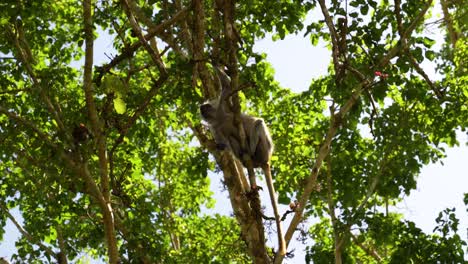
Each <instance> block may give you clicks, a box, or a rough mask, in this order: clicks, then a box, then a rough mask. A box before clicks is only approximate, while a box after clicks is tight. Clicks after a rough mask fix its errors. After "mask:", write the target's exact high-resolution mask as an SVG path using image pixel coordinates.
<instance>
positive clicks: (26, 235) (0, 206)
mask: <svg viewBox="0 0 468 264" xmlns="http://www.w3.org/2000/svg"><path fill="white" fill-rule="evenodd" d="M0 210H1V211H3V213H4V214H5V215H6V216H7V217H8V219H10V220H11V222H13V224H14V225H15V226H16V229H18V231H19V232H20V233H21V234H22V235H23V237H24V238H26V240H28V242H29V243H31V244H33V245H37V246H38V247H39V248H41V249H42V250H44V251H45V252H46V253H47V254H48V255H49V256H51V257H52V256H53V257H56V255H55V252H54V251H53V250H52V249H51V248H50V247H48V246H46V245H44V244H43V243H42V242H40V240H39V239H36V238H34V237H33V236H32V235H31V234H29V233H28V231H26V230H25V229H24V228H23V227H22V226H21V225H20V224H19V223H18V221H16V219H15V217H14V216H13V215H12V214H11V213H10V211H9V210H8V208H6V206H5V205H3V204H2V203H0Z"/></svg>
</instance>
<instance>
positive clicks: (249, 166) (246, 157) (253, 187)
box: [242, 153, 259, 191]
mask: <svg viewBox="0 0 468 264" xmlns="http://www.w3.org/2000/svg"><path fill="white" fill-rule="evenodd" d="M242 159H243V161H244V164H245V167H246V168H247V172H248V174H249V182H250V190H251V191H257V190H258V189H259V187H258V186H257V180H256V179H255V171H254V168H253V164H252V159H251V158H250V156H249V155H248V154H247V153H244V154H243V156H242Z"/></svg>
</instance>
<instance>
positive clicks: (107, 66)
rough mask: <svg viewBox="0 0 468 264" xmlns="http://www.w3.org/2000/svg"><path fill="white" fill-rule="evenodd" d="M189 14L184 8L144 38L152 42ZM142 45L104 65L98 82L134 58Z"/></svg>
mask: <svg viewBox="0 0 468 264" xmlns="http://www.w3.org/2000/svg"><path fill="white" fill-rule="evenodd" d="M187 12H188V8H184V9H182V10H180V11H179V12H177V13H176V14H175V15H174V16H173V17H172V18H170V19H168V20H166V21H164V22H162V23H161V24H158V25H157V26H155V27H154V28H150V29H149V30H148V33H147V34H146V35H145V36H144V38H145V39H146V40H150V39H151V38H153V37H154V36H156V35H158V34H162V33H163V32H164V30H166V29H167V28H168V27H169V26H171V25H172V24H174V23H176V22H177V21H179V20H180V19H183V18H185V16H186V14H187ZM141 45H142V43H141V42H136V43H134V44H133V45H131V46H129V47H128V48H125V49H124V50H123V51H122V53H121V54H120V55H118V56H116V57H115V58H114V59H113V60H112V61H111V62H109V63H108V64H105V65H103V66H102V67H100V68H99V71H98V74H97V76H96V82H97V83H99V82H100V80H101V79H102V77H103V76H104V74H106V73H108V72H109V71H110V70H111V69H112V68H114V67H115V66H117V65H118V64H119V63H121V62H122V61H124V60H125V59H128V58H130V57H132V56H133V53H134V52H135V51H137V50H138V49H139V48H140V47H141Z"/></svg>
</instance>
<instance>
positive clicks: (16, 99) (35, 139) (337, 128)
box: [0, 0, 468, 263]
mask: <svg viewBox="0 0 468 264" xmlns="http://www.w3.org/2000/svg"><path fill="white" fill-rule="evenodd" d="M4 2H5V1H4ZM440 4H441V7H442V10H443V15H444V21H445V22H447V23H445V24H440V25H441V26H443V25H446V32H447V39H446V43H444V46H443V49H442V50H441V51H440V52H438V51H436V50H434V49H433V45H434V40H432V39H430V38H428V37H427V36H425V34H424V31H423V29H424V26H425V23H427V21H428V19H429V18H430V15H429V14H430V11H431V9H432V8H433V2H432V1H400V0H394V1H381V2H380V3H379V2H377V1H372V0H368V1H364V0H360V1H350V2H349V3H347V2H346V1H345V2H342V1H330V2H325V1H324V0H318V1H288V0H282V1H240V2H237V3H236V2H234V1H232V0H216V1H201V0H192V1H181V0H175V1H165V0H163V1H150V0H148V1H132V0H121V1H92V0H83V1H82V2H81V1H72V0H60V1H50V0H46V1H17V0H16V1H14V0H10V1H6V2H5V3H3V4H1V6H0V7H1V9H0V10H1V11H0V26H1V29H2V30H1V32H0V34H1V38H0V52H1V53H2V57H1V61H2V63H1V64H0V71H1V73H2V74H1V77H0V84H1V87H2V90H1V92H0V142H1V145H2V147H1V148H0V152H1V153H0V155H1V161H0V167H1V171H2V176H1V177H0V194H1V195H0V197H1V199H0V211H1V212H2V214H1V216H0V223H2V226H4V224H5V222H6V219H10V220H12V221H13V222H14V223H15V225H16V226H17V228H18V229H19V230H20V232H21V234H22V237H21V239H20V240H19V241H18V242H17V244H16V246H17V248H18V254H17V255H15V256H13V259H14V260H16V261H28V262H30V263H37V262H39V260H38V259H41V260H47V261H49V262H59V263H68V261H70V260H73V261H78V260H79V255H80V254H81V253H82V252H87V253H88V254H90V255H92V256H93V257H96V258H103V257H104V258H105V259H106V260H107V261H108V262H109V263H118V262H125V263H127V262H132V263H133V262H136V263H181V262H191V263H211V262H214V263H226V262H234V263H249V262H252V261H253V262H254V263H273V262H274V263H281V262H282V261H283V260H284V258H285V257H287V256H283V255H280V254H277V253H276V252H275V251H274V249H270V248H269V247H268V246H267V244H266V236H265V226H264V225H265V223H266V222H269V221H271V220H270V219H269V218H263V214H262V213H260V210H261V208H260V204H259V203H258V202H260V201H259V200H258V196H256V195H255V192H254V193H253V195H246V194H248V193H249V190H250V188H249V187H248V184H247V183H246V181H244V179H245V175H244V172H243V169H242V167H241V166H242V165H241V164H240V162H239V161H237V160H236V159H234V158H233V156H232V155H231V154H230V153H229V151H221V150H219V149H217V148H216V144H215V142H214V141H213V139H212V136H211V134H210V133H209V132H208V131H207V130H206V129H205V128H204V127H203V126H202V125H201V123H200V117H199V115H198V105H199V104H200V103H201V102H203V101H204V100H206V99H211V98H215V97H216V96H217V95H218V94H219V92H220V87H219V84H218V83H219V82H218V78H217V75H216V73H215V71H214V70H213V65H216V64H218V65H222V66H224V67H226V68H227V73H228V74H229V76H230V78H231V86H232V89H233V91H235V92H234V93H233V94H232V96H231V99H232V103H233V112H234V113H235V114H236V115H239V113H240V112H241V111H243V110H244V109H246V108H247V106H248V111H249V113H252V114H255V115H259V116H262V117H264V119H265V120H266V122H267V123H268V124H269V125H270V128H271V130H272V134H273V138H274V140H275V145H276V152H275V155H274V157H273V161H272V166H273V175H274V176H275V184H276V188H277V190H278V193H279V200H280V202H282V203H285V204H286V203H289V202H290V201H289V200H288V198H289V197H298V198H297V202H296V203H292V204H291V210H290V211H288V212H285V213H284V215H283V217H284V218H289V219H291V224H290V225H289V226H288V227H287V232H286V234H285V239H286V241H287V243H288V244H289V243H290V242H291V240H292V238H293V235H294V234H295V233H298V232H297V230H298V226H299V224H300V223H301V222H303V221H304V220H305V219H307V218H308V217H310V216H317V217H319V218H320V222H319V223H318V224H316V225H314V226H312V228H311V229H310V230H309V237H307V238H306V239H307V241H308V243H309V245H310V246H309V248H308V252H307V258H306V261H313V262H314V263H330V262H335V263H342V262H356V261H358V260H367V261H369V262H390V263H401V262H410V261H413V262H436V261H440V262H463V261H464V259H463V249H464V248H465V249H466V242H465V241H463V240H462V239H461V238H460V237H459V235H458V234H457V231H458V227H457V225H458V219H456V217H455V215H454V214H453V211H451V210H450V209H447V210H446V211H445V212H444V213H443V214H442V213H441V215H440V217H439V218H438V219H437V221H438V224H439V225H438V227H437V230H436V231H437V232H439V233H440V234H433V235H426V234H424V233H422V232H421V230H419V229H418V228H417V227H415V225H414V223H411V222H408V221H404V220H402V219H401V216H400V215H397V214H394V213H392V212H390V211H389V210H388V206H389V205H391V204H393V203H394V202H396V201H398V199H399V197H401V196H400V195H401V194H402V193H406V194H408V193H409V191H410V190H412V189H414V188H415V187H416V176H417V175H418V173H419V171H420V169H421V167H422V166H423V165H425V164H428V163H429V162H435V161H437V160H439V159H440V158H441V157H443V155H444V149H443V146H444V144H445V145H448V146H452V145H455V144H458V141H457V139H456V136H455V132H454V131H455V130H456V129H462V130H464V129H466V127H467V125H468V123H467V120H468V109H467V105H468V90H467V88H466V87H468V85H467V74H466V67H464V65H466V58H467V56H466V52H467V46H466V45H467V42H466V36H464V35H463V32H466V28H465V27H466V23H464V21H463V19H464V16H465V15H466V9H465V8H464V5H463V4H462V1H441V2H440ZM313 8H319V9H320V10H321V13H322V14H323V18H319V19H316V20H314V21H313V22H312V23H310V24H306V23H305V22H304V18H305V16H306V14H307V13H308V12H309V11H310V10H312V9H313ZM304 28H305V29H306V36H309V37H310V39H311V42H312V44H316V43H317V42H318V40H323V41H325V42H326V43H328V45H329V47H330V49H331V50H332V58H331V65H330V68H329V75H328V76H325V77H323V78H320V79H317V80H313V81H312V83H311V85H310V88H309V90H308V91H305V92H303V93H299V94H296V93H293V92H291V91H290V90H287V89H283V88H281V87H279V85H278V84H277V83H276V82H275V81H274V78H273V70H272V68H271V66H270V65H269V64H268V63H267V62H266V60H265V56H264V55H263V54H257V53H255V52H254V51H253V45H254V44H255V41H256V40H257V39H259V38H262V37H265V34H267V33H273V34H274V36H275V38H278V39H282V38H284V37H285V36H286V34H290V33H297V32H299V31H300V30H302V29H304ZM103 32H107V33H109V34H110V36H111V38H112V45H113V47H114V48H115V50H116V51H117V54H115V55H112V56H110V58H109V61H108V62H107V63H105V64H102V65H98V64H96V63H94V61H93V58H94V56H93V55H94V51H95V47H94V42H95V40H96V38H97V37H98V34H100V33H101V34H102V33H103ZM83 58H84V60H83ZM423 61H432V62H433V63H435V64H436V65H437V72H438V74H440V75H441V76H442V78H441V79H440V80H435V79H434V78H431V77H430V76H429V75H428V74H427V73H425V71H424V69H423V68H422V67H421V63H422V62H423ZM80 63H82V64H83V67H81V66H76V65H80ZM291 63H293V62H291ZM366 131H368V132H366ZM209 154H211V155H212V157H214V158H213V159H212V158H210V157H211V156H210V155H209ZM208 170H210V171H222V174H223V181H224V183H225V186H226V189H227V191H228V193H229V197H230V201H231V206H232V209H233V212H234V215H233V216H232V217H228V216H220V215H210V216H206V215H203V214H202V213H201V212H200V208H201V207H202V206H206V207H210V206H211V205H212V204H213V202H214V200H213V198H212V197H211V196H212V193H211V192H210V190H209V188H208V186H209V178H208V177H207V173H208ZM261 202H263V203H267V201H261ZM12 208H19V210H20V212H21V214H22V217H23V218H24V224H23V225H21V224H19V223H18V222H17V221H16V220H15V217H14V216H13V215H12V214H11V213H10V210H11V209H12ZM385 209H386V210H385ZM382 211H385V212H384V213H382ZM3 232H4V230H3V229H2V231H1V233H0V234H1V235H3ZM410 249H411V250H410Z"/></svg>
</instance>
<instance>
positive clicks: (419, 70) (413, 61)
mask: <svg viewBox="0 0 468 264" xmlns="http://www.w3.org/2000/svg"><path fill="white" fill-rule="evenodd" d="M405 53H406V55H407V56H408V59H409V61H410V63H411V65H413V67H414V69H415V70H416V72H417V73H419V75H421V76H422V77H423V78H424V80H425V81H426V83H427V84H428V85H429V87H430V88H431V90H432V91H433V92H434V93H435V95H436V96H437V98H439V99H442V98H443V95H442V92H441V91H440V89H439V88H437V87H436V85H435V84H434V83H433V82H432V81H431V79H430V78H429V76H428V75H427V74H426V72H425V71H424V70H423V69H422V68H421V66H419V64H418V63H417V62H416V59H415V58H414V56H413V55H412V54H411V52H409V49H406V51H405Z"/></svg>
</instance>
